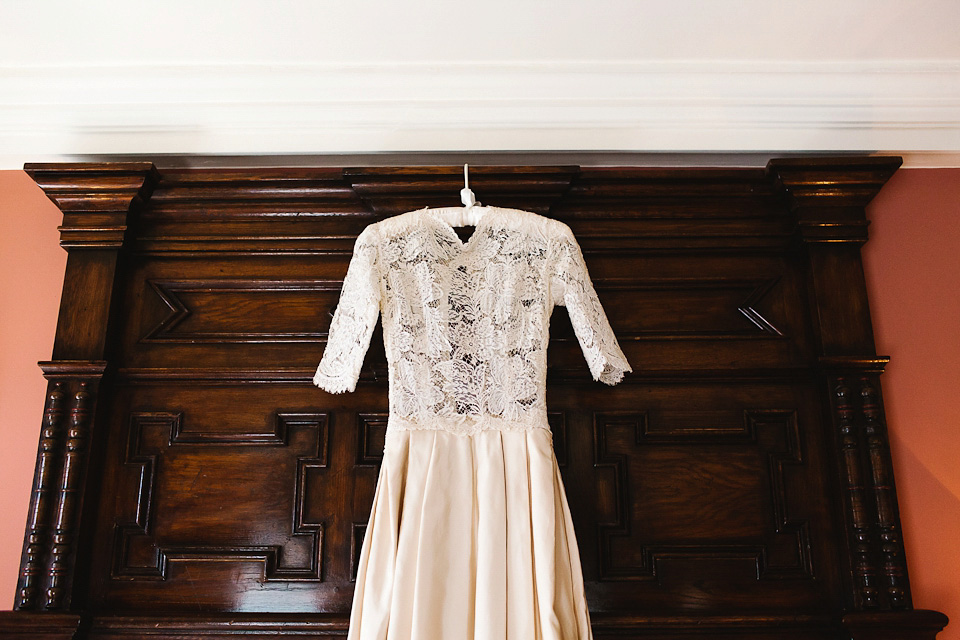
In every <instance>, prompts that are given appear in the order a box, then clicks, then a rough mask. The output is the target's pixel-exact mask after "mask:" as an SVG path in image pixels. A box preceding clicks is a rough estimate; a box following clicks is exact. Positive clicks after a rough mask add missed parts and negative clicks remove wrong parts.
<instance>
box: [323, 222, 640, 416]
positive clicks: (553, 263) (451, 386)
mask: <svg viewBox="0 0 960 640" xmlns="http://www.w3.org/2000/svg"><path fill="white" fill-rule="evenodd" d="M457 209H459V208H457ZM453 212H454V209H421V210H419V211H411V212H409V213H404V214H401V215H398V216H394V217H392V218H388V219H386V220H383V221H381V222H378V223H375V224H371V225H369V226H368V227H366V228H365V229H364V230H363V231H362V232H361V233H360V235H359V236H358V237H357V241H356V244H355V246H354V252H353V257H352V258H351V260H350V265H349V267H348V268H347V274H346V277H345V278H344V281H343V289H342V290H341V293H340V300H339V303H338V305H337V308H336V311H335V312H334V315H333V320H332V322H331V324H330V331H329V334H328V338H327V345H326V348H325V350H324V352H323V357H322V358H321V360H320V365H319V366H318V368H317V372H316V375H315V376H314V379H313V382H314V384H316V385H317V386H319V387H321V388H322V389H324V390H326V391H329V392H331V393H342V392H344V391H353V390H354V389H355V388H356V383H357V380H358V378H359V375H360V367H361V365H362V364H363V358H364V355H365V354H366V352H367V349H368V347H369V345H370V336H371V335H372V333H373V329H374V326H375V325H376V322H377V316H378V315H379V314H381V313H382V315H383V339H384V346H385V348H386V354H387V364H388V372H389V403H390V415H389V418H388V425H387V428H388V430H391V429H445V430H449V431H455V432H459V433H472V432H475V431H477V430H480V429H531V428H549V427H548V425H547V410H546V403H545V396H546V375H547V343H548V341H549V326H550V315H551V313H552V311H553V308H554V306H557V305H560V306H565V307H566V308H567V312H568V314H569V315H570V322H571V324H572V325H573V329H574V333H575V334H576V337H577V340H578V341H579V343H580V346H581V348H582V350H583V354H584V356H585V357H586V360H587V363H588V365H589V367H590V372H591V374H592V376H593V378H594V380H598V381H601V382H604V383H606V384H610V385H614V384H616V383H618V382H619V381H620V380H621V379H622V377H623V374H624V372H627V371H632V369H631V368H630V365H629V363H628V362H627V360H626V358H625V357H624V355H623V352H622V351H621V350H620V346H619V344H618V343H617V339H616V337H615V336H614V334H613V330H612V329H611V328H610V323H609V322H608V320H607V317H606V314H605V313H604V310H603V308H602V307H601V305H600V301H599V299H598V298H597V294H596V291H595V290H594V287H593V284H592V282H591V280H590V277H589V274H588V273H587V267H586V264H585V262H584V260H583V254H582V253H581V251H580V246H579V245H578V244H577V241H576V239H575V238H574V236H573V232H572V231H571V230H570V227H568V226H567V225H566V224H564V223H562V222H560V221H558V220H553V219H550V218H546V217H544V216H540V215H538V214H535V213H531V212H527V211H520V210H516V209H501V208H495V207H487V208H486V212H485V213H484V214H483V216H482V217H481V218H480V220H479V221H478V222H477V225H476V229H475V230H474V232H473V235H471V236H470V239H469V240H467V241H466V242H463V241H461V240H460V238H459V237H458V236H457V233H456V231H455V230H454V228H453V227H452V226H450V224H449V223H448V222H447V221H446V218H445V215H448V214H450V213H453Z"/></svg>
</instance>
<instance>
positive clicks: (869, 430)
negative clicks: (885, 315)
mask: <svg viewBox="0 0 960 640" xmlns="http://www.w3.org/2000/svg"><path fill="white" fill-rule="evenodd" d="M900 163H901V161H900V159H899V158H862V157H861V158H824V159H813V160H811V159H782V160H773V161H771V162H770V163H769V164H768V165H767V171H768V172H769V173H770V174H771V177H772V178H774V179H775V180H776V181H777V182H778V184H779V185H780V187H781V188H782V189H783V192H784V193H785V196H786V197H787V198H788V202H789V207H790V209H791V211H792V212H793V214H794V215H795V216H796V221H797V238H798V241H799V242H800V244H801V250H802V252H803V254H804V257H805V258H806V260H807V269H808V274H809V281H808V285H809V291H810V307H811V318H812V319H813V323H814V326H813V330H814V333H815V335H816V336H817V345H818V351H819V353H818V356H819V362H818V365H819V366H818V369H819V377H820V384H821V389H822V393H823V394H824V396H825V397H824V400H825V402H824V406H826V407H829V409H830V416H829V422H828V424H830V425H831V426H832V431H833V434H832V437H833V442H834V444H835V462H836V465H835V471H836V476H835V480H836V486H837V487H838V490H839V493H840V494H841V496H840V501H839V502H840V504H841V505H842V523H843V527H844V530H845V541H846V549H844V550H843V552H842V553H841V554H840V556H841V560H842V562H843V564H844V567H843V574H844V576H845V578H846V582H847V585H846V593H847V602H846V603H845V609H846V613H845V615H844V616H843V619H842V624H843V626H844V627H845V628H846V629H847V630H848V631H849V632H850V633H851V635H852V637H853V638H854V640H860V639H861V638H871V639H877V638H904V639H906V638H934V637H935V636H936V634H937V633H938V632H939V631H940V630H941V629H942V628H943V627H944V626H945V625H946V622H947V619H946V616H944V615H943V614H941V613H939V612H936V611H921V610H914V609H913V603H912V599H911V594H910V582H909V579H908V576H907V565H906V559H905V557H904V548H903V538H902V536H901V530H900V513H899V508H898V505H897V496H896V489H895V484H894V478H893V466H892V464H891V458H890V447H889V442H888V439H887V429H886V422H885V419H884V412H883V403H882V399H881V392H880V374H881V373H882V372H883V368H884V366H885V365H886V363H887V362H888V360H889V359H888V358H886V357H882V356H877V354H876V348H875V343H874V337H873V329H872V324H871V321H870V309H869V305H868V304H867V289H866V283H865V280H864V275H863V263H862V260H861V256H860V248H861V246H862V245H863V244H864V243H865V242H866V241H867V225H868V224H869V222H868V221H867V219H866V213H865V207H866V206H867V204H868V203H869V202H870V200H872V199H873V197H874V196H875V195H876V194H877V192H879V191H880V188H881V187H882V186H883V185H884V183H886V181H887V180H888V179H889V178H890V177H891V176H892V175H893V173H894V172H895V171H896V170H897V168H898V167H899V166H900Z"/></svg>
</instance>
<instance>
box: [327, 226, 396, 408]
mask: <svg viewBox="0 0 960 640" xmlns="http://www.w3.org/2000/svg"><path fill="white" fill-rule="evenodd" d="M375 238H376V236H375V233H374V229H373V228H372V227H369V226H368V227H367V228H366V229H364V230H363V231H362V232H361V233H360V235H359V236H357V241H356V243H355V244H354V247H353V257H351V258H350V265H349V266H348V267H347V274H346V276H344V278H343V288H342V289H341V290H340V300H339V302H338V303H337V308H336V311H334V313H333V320H332V321H331V322H330V331H329V333H328V334H327V346H326V348H325V349H324V351H323V357H322V358H321V359H320V365H319V366H318V367H317V373H316V374H315V375H314V376H313V384H315V385H317V386H318V387H320V388H321V389H324V390H325V391H328V392H330V393H343V392H344V391H353V390H354V389H356V386H357V380H358V379H359V378H360V367H361V366H362V365H363V357H364V355H366V353H367V349H368V348H369V346H370V336H371V335H372V334H373V328H374V327H375V326H376V324H377V316H378V315H379V314H380V270H379V264H378V260H377V255H378V250H377V242H376V239H375Z"/></svg>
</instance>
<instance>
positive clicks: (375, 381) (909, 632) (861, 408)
mask: <svg viewBox="0 0 960 640" xmlns="http://www.w3.org/2000/svg"><path fill="white" fill-rule="evenodd" d="M897 166H899V159H897V158H892V159H891V158H841V159H835V158H832V159H831V158H821V159H816V158H814V159H790V160H775V161H772V162H771V163H770V165H769V166H768V167H767V168H766V169H765V170H763V169H663V168H634V167H619V168H618V167H613V168H583V169H581V168H579V167H576V166H518V167H509V166H506V167H472V168H471V186H472V187H473V189H474V190H475V191H476V193H477V196H478V199H479V200H481V201H482V202H483V203H484V204H493V205H500V206H507V207H516V208H522V209H528V210H532V211H536V212H539V213H542V214H544V215H548V216H550V217H554V218H557V219H560V220H563V221H564V222H566V223H568V224H569V225H570V226H571V228H572V229H573V231H574V233H575V235H576V236H577V238H578V240H579V242H580V245H581V247H582V248H583V252H584V255H585V258H586V260H587V263H588V266H589V269H590V274H591V276H592V278H593V280H594V283H595V285H596V288H597V291H598V294H599V296H600V298H601V301H602V302H603V305H604V308H605V309H606V311H607V314H608V316H609V319H610V322H611V324H612V326H613V327H614V329H615V331H616V333H617V335H618V337H619V339H620V341H621V345H622V347H623V349H624V351H625V353H626V354H627V356H628V358H629V360H630V362H631V363H632V364H633V365H634V369H635V371H634V373H633V374H629V375H628V376H627V377H626V379H625V380H624V382H623V384H621V385H619V386H617V387H607V386H605V385H600V384H598V383H595V382H593V381H592V380H590V377H589V373H588V371H587V368H586V365H585V363H584V362H583V356H582V353H581V350H580V347H579V345H578V343H577V341H576V340H575V338H574V335H573V331H572V328H571V327H570V323H569V320H568V318H567V316H566V313H565V312H564V311H563V310H562V308H558V310H557V311H556V312H555V314H554V316H553V318H552V322H551V336H552V338H551V345H550V348H549V351H548V361H549V368H548V394H547V402H548V406H549V407H550V423H551V426H552V428H553V431H554V443H555V445H554V447H555V451H556V454H557V458H558V462H559V464H560V468H561V473H562V475H563V478H564V483H565V487H566V491H567V497H568V500H569V502H570V508H571V512H572V514H573V518H574V525H575V528H576V533H577V540H578V544H579V547H580V553H581V558H582V564H583V572H584V577H585V583H586V584H585V586H586V590H587V596H588V600H589V604H590V608H591V615H592V619H593V623H594V629H595V637H597V638H598V640H599V639H600V638H613V637H617V638H640V637H643V638H647V639H652V638H657V639H667V638H670V639H673V638H681V637H703V638H731V639H732V638H757V639H761V638H763V639H766V638H770V639H772V638H778V639H780V638H797V639H799V638H805V639H811V638H824V639H826V638H831V639H836V638H841V637H849V635H850V634H852V635H853V636H854V637H855V638H858V639H859V638H912V637H923V638H932V637H934V636H935V635H936V632H937V630H939V628H942V626H943V624H945V622H946V621H945V620H944V619H943V618H942V616H941V615H940V614H938V613H936V612H925V611H915V610H913V609H912V601H911V597H910V590H909V580H908V577H907V572H906V562H905V559H904V556H903V546H902V541H901V539H900V534H899V508H898V504H897V497H896V488H895V483H894V479H893V475H892V466H891V464H890V455H889V442H888V440H887V437H886V427H885V424H884V418H883V407H882V400H881V393H880V384H879V376H880V373H881V372H882V369H883V365H884V364H885V362H886V360H885V359H884V358H882V357H880V356H877V355H876V352H875V348H874V344H873V333H872V328H871V325H870V316H869V309H868V306H867V300H866V291H865V287H864V283H863V272H862V265H861V262H860V245H861V244H862V243H863V242H865V241H866V238H867V235H866V229H867V223H866V219H865V216H864V207H865V206H866V204H867V203H868V202H869V201H870V199H871V198H872V197H873V196H874V195H875V194H876V192H877V191H878V190H879V189H880V188H881V187H882V186H883V184H884V182H885V181H886V180H887V179H888V178H889V177H890V175H892V173H893V171H895V170H896V168H897ZM28 171H29V172H30V173H31V175H33V176H34V178H35V179H36V180H37V181H38V182H39V183H40V184H41V186H42V187H43V188H44V189H45V191H46V192H47V193H48V195H50V197H51V198H52V199H53V200H54V201H55V202H56V203H57V204H58V205H60V207H61V209H62V210H63V211H64V228H63V243H62V244H63V245H64V247H65V248H66V249H67V250H68V251H69V252H70V258H69V261H68V269H67V274H66V279H65V282H64V303H63V308H62V310H61V323H60V327H59V329H58V334H57V346H56V347H55V351H54V361H53V362H51V363H46V364H45V371H46V372H47V375H48V377H49V378H50V379H51V387H50V394H49V397H48V400H47V411H46V415H45V420H44V426H43V432H42V434H41V440H40V447H39V453H38V464H37V471H36V477H35V482H34V497H33V501H32V506H31V514H30V519H29V522H28V530H27V532H26V536H25V546H24V561H23V566H22V572H21V573H22V575H21V585H20V590H19V595H18V605H17V606H18V609H19V610H20V611H18V612H15V613H14V614H11V615H10V616H7V617H5V618H0V629H3V630H5V631H6V632H7V633H13V634H16V633H20V632H21V631H18V630H22V629H24V628H26V627H25V625H27V624H30V623H32V622H36V621H38V620H46V621H47V622H49V624H48V625H47V628H49V629H51V631H50V632H49V634H50V635H48V636H38V637H63V638H67V637H71V636H72V634H73V629H72V628H71V627H70V625H71V624H74V626H75V622H76V620H81V619H82V624H81V627H80V628H81V632H80V635H81V636H84V637H89V638H103V639H106V638H124V637H126V638H140V637H144V636H146V635H150V637H157V638H171V639H173V638H178V639H183V638H193V637H204V638H231V637H238V636H242V637H245V638H266V637H276V636H278V635H279V636H283V635H290V636H300V637H304V636H308V637H331V638H338V637H339V638H343V637H345V635H346V630H347V619H348V615H349V609H350V603H351V600H352V595H353V581H354V579H355V576H356V563H357V556H358V553H359V549H360V544H361V542H362V540H363V535H364V533H365V527H366V520H367V517H368V515H369V510H370V505H371V500H372V498H373V493H374V489H375V487H376V481H377V477H378V473H379V464H380V460H381V457H382V451H383V443H384V433H385V428H386V417H387V381H386V358H385V354H384V350H383V346H382V332H381V330H380V328H379V326H378V328H377V330H376V332H375V335H374V337H373V340H372V347H371V349H370V352H369V353H368V355H367V359H366V361H365V364H364V368H363V371H362V372H361V379H360V383H359V384H358V386H357V391H356V392H355V393H353V394H341V395H329V394H326V393H324V392H322V391H320V390H318V389H316V388H315V387H313V386H312V385H311V384H310V380H311V377H312V374H313V371H314V368H315V366H316V363H317V361H318V360H319V358H320V355H321V353H322V351H323V344H324V340H325V339H326V332H327V330H328V328H329V323H330V320H331V316H332V311H333V308H334V306H335V305H336V303H337V300H338V297H339V291H340V286H341V282H342V278H343V275H344V273H345V271H346V268H347V264H348V262H349V260H350V257H351V250H352V247H353V242H354V239H355V238H356V236H357V234H358V233H359V232H360V231H361V230H362V229H363V228H364V227H365V226H366V225H368V224H370V223H371V222H375V221H377V220H381V219H383V218H385V217H388V216H391V215H395V214H397V213H400V212H403V211H408V210H413V209H417V208H422V207H424V206H446V205H456V204H458V202H457V199H458V193H459V189H460V186H461V180H462V173H461V168H460V167H395V168H391V167H379V168H347V169H329V168H326V169H275V170H254V169H250V170H217V169H204V170H177V171H164V172H158V171H157V170H156V169H154V168H153V167H152V165H149V164H123V165H111V164H107V165H86V164H81V165H31V166H29V167H28ZM101 373H102V376H101ZM101 378H102V379H101ZM84 385H86V386H84ZM84 394H86V395H84ZM43 611H49V612H50V613H49V614H48V613H43ZM58 611H59V612H65V611H68V612H72V615H75V616H77V617H76V618H60V617H54V616H61V615H66V614H58V613H54V612H58ZM18 614H21V617H17V615H18ZM44 616H49V617H44ZM38 628H40V627H38ZM58 634H59V635H58Z"/></svg>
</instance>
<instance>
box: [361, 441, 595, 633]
mask: <svg viewBox="0 0 960 640" xmlns="http://www.w3.org/2000/svg"><path fill="white" fill-rule="evenodd" d="M592 637H593V636H592V633H591V630H590V618H589V613H588V611H587V603H586V598H585V597H584V591H583V576H582V573H581V568H580V556H579V551H578V548H577V542H576V537H575V534H574V530H573V524H572V521H571V519H570V509H569V506H568V504H567V498H566V494H565V492H564V488H563V483H562V481H561V478H560V470H559V467H558V466H557V460H556V457H555V455H554V451H553V441H552V435H551V433H550V431H548V430H546V429H533V430H530V431H497V430H488V431H481V432H479V433H476V434H474V435H461V434H455V433H451V432H448V431H440V430H388V431H387V436H386V444H385V447H384V457H383V463H382V466H381V468H380V475H379V478H378V480H377V487H376V491H375V493H374V498H373V505H372V507H371V511H370V519H369V521H368V524H367V530H366V534H365V536H364V539H363V544H362V547H361V551H360V560H359V564H358V566H357V581H356V588H355V592H354V599H353V607H352V609H351V613H350V630H349V633H348V635H347V640H592Z"/></svg>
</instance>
